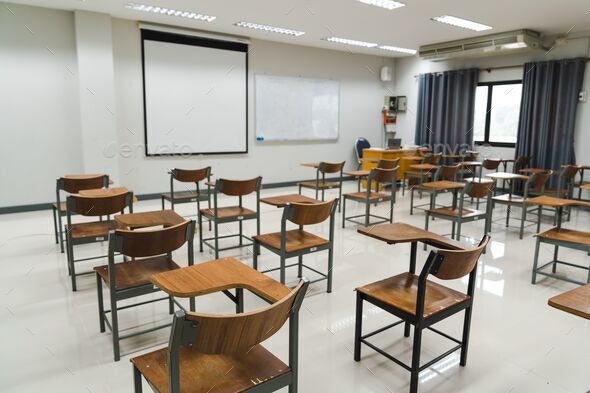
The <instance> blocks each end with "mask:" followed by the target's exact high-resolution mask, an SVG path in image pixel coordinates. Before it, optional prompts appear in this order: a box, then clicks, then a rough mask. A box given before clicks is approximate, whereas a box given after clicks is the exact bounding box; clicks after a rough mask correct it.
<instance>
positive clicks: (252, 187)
mask: <svg viewBox="0 0 590 393" xmlns="http://www.w3.org/2000/svg"><path fill="white" fill-rule="evenodd" d="M261 181H262V177H260V176H258V177H255V178H254V179H249V180H228V179H219V180H218V181H217V182H216V185H217V190H218V191H219V192H221V193H223V194H225V195H231V196H243V195H248V194H251V193H253V192H255V191H256V190H258V189H259V188H260V182H261Z"/></svg>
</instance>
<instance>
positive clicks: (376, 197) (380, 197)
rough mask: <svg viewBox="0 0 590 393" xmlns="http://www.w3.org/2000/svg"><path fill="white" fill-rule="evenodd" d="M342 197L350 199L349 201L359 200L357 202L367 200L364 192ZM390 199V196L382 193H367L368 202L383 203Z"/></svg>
mask: <svg viewBox="0 0 590 393" xmlns="http://www.w3.org/2000/svg"><path fill="white" fill-rule="evenodd" d="M344 197H346V198H350V199H359V200H364V199H367V193H366V192H351V193H348V194H344ZM389 198H391V195H387V194H385V193H383V192H372V191H371V192H369V201H371V202H375V201H377V202H380V201H384V200H386V199H389Z"/></svg>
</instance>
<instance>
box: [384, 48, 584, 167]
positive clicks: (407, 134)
mask: <svg viewBox="0 0 590 393" xmlns="http://www.w3.org/2000/svg"><path fill="white" fill-rule="evenodd" d="M589 44H590V39H589V38H580V39H573V40H570V42H569V43H568V44H567V45H566V46H561V47H555V48H554V49H553V50H551V51H550V52H549V53H547V54H546V53H545V52H543V51H539V52H528V53H521V54H515V55H505V56H495V57H484V58H478V59H457V60H452V61H442V62H433V61H427V60H421V59H419V58H418V57H410V58H403V59H398V60H396V63H395V94H396V95H405V96H407V97H408V111H407V112H406V113H405V114H399V115H398V134H399V135H400V136H401V137H402V138H403V139H404V140H406V141H414V134H415V130H416V112H417V106H418V78H415V77H414V76H415V75H418V74H421V73H428V72H438V71H446V70H454V69H462V68H472V67H476V68H480V69H485V68H488V67H498V66H510V65H522V64H523V63H525V62H528V61H544V60H552V59H563V58H572V57H586V56H588V55H590V53H589V47H588V46H589ZM522 72H523V71H522V67H516V68H510V69H501V70H492V71H491V72H487V71H482V72H480V75H479V80H480V81H481V82H490V81H503V80H514V79H522ZM584 86H585V87H584V88H585V89H588V88H589V87H590V63H588V64H587V66H586V73H585V83H584ZM576 124H577V125H576V136H575V138H576V139H575V146H576V159H577V162H579V163H582V164H590V158H587V154H585V150H587V149H588V147H590V135H589V133H588V132H587V130H588V129H590V103H589V102H586V103H580V104H578V111H577V119H576ZM479 149H480V150H481V151H482V153H483V156H487V157H500V158H513V157H514V149H513V148H499V147H483V146H481V147H480V148H479Z"/></svg>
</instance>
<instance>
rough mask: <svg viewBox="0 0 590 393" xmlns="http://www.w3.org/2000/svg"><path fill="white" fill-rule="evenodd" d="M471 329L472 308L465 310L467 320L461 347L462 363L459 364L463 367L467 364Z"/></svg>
mask: <svg viewBox="0 0 590 393" xmlns="http://www.w3.org/2000/svg"><path fill="white" fill-rule="evenodd" d="M470 328H471V307H468V308H466V309H465V320H464V321H463V339H462V341H461V342H462V345H463V346H462V347H461V361H460V362H459V364H460V365H461V366H463V367H465V365H466V364H467V351H468V349H469V331H470Z"/></svg>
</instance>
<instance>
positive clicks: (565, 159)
mask: <svg viewBox="0 0 590 393" xmlns="http://www.w3.org/2000/svg"><path fill="white" fill-rule="evenodd" d="M585 68H586V59H564V60H556V61H546V62H538V63H526V64H525V65H524V75H523V78H522V83H523V85H522V103H521V105H520V122H519V125H518V138H517V142H516V156H517V157H519V156H529V157H531V166H532V167H536V168H545V169H557V168H559V167H560V166H561V165H564V164H573V163H575V161H576V158H575V155H574V130H575V122H576V109H577V106H578V94H579V92H580V90H581V89H582V83H583V80H584V70H585ZM552 180H553V181H552V184H551V185H552V186H555V184H553V183H554V182H555V181H556V179H552Z"/></svg>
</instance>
